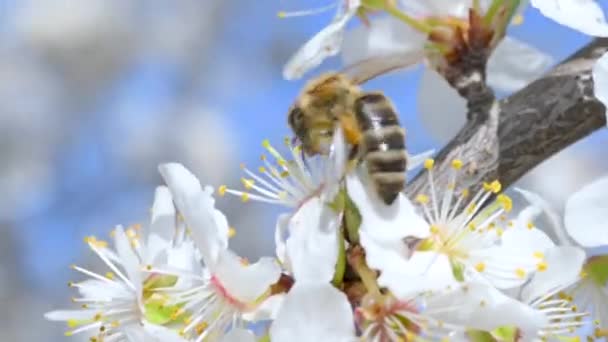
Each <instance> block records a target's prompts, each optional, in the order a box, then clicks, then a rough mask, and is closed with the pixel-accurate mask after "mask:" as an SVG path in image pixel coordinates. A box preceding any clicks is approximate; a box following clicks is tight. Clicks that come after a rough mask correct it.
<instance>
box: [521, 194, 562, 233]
mask: <svg viewBox="0 0 608 342" xmlns="http://www.w3.org/2000/svg"><path fill="white" fill-rule="evenodd" d="M515 191H517V192H519V193H520V194H521V195H522V196H523V197H524V198H525V199H526V200H527V201H528V202H529V203H530V204H532V205H533V206H535V207H537V208H539V209H540V210H542V211H543V212H544V213H545V214H546V215H547V218H548V219H549V223H550V224H551V228H552V230H553V232H554V233H555V236H556V237H557V239H558V241H559V243H560V244H561V245H570V244H571V243H570V240H569V239H568V234H567V233H566V230H565V228H564V225H563V223H562V219H561V216H560V215H559V214H558V213H557V211H556V210H555V209H554V208H553V207H552V206H551V204H550V203H549V202H547V201H546V200H545V199H543V198H542V197H541V196H540V195H538V194H536V193H533V192H531V191H528V190H524V189H520V188H515Z"/></svg>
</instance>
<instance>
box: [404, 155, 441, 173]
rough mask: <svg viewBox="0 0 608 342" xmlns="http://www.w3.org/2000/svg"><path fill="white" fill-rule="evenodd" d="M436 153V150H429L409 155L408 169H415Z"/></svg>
mask: <svg viewBox="0 0 608 342" xmlns="http://www.w3.org/2000/svg"><path fill="white" fill-rule="evenodd" d="M433 154H435V150H428V151H424V152H422V153H418V154H410V155H408V156H407V170H408V171H410V170H413V169H415V168H417V167H418V166H421V165H422V164H424V161H425V160H427V159H429V158H431V157H432V156H433Z"/></svg>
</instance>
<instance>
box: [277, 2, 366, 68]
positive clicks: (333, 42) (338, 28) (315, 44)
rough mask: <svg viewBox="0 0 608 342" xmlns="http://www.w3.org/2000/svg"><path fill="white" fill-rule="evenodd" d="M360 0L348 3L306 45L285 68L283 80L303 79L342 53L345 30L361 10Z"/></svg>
mask: <svg viewBox="0 0 608 342" xmlns="http://www.w3.org/2000/svg"><path fill="white" fill-rule="evenodd" d="M359 5H360V0H350V1H347V2H346V3H345V4H344V6H346V8H344V9H343V10H341V11H338V13H337V14H336V16H335V17H334V19H333V20H332V22H331V23H330V24H329V25H327V26H326V27H325V28H324V29H323V30H321V31H320V32H319V33H317V34H316V35H315V36H314V37H312V39H310V40H309V41H308V42H306V43H305V44H304V46H302V47H301V48H300V49H299V50H298V51H297V52H296V53H295V54H294V55H293V56H292V57H291V58H290V59H289V61H288V62H287V64H286V65H285V67H284V68H283V78H285V79H287V80H294V79H298V78H300V77H302V75H304V73H306V72H307V71H309V70H311V69H313V68H316V67H317V66H319V65H320V64H321V62H323V60H324V59H325V58H327V57H331V56H335V55H336V54H338V52H339V51H340V46H341V45H342V40H343V38H344V28H345V26H346V24H347V23H348V21H349V20H350V19H351V18H352V17H353V16H354V15H355V13H356V11H357V9H358V8H359Z"/></svg>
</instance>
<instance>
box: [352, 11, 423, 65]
mask: <svg viewBox="0 0 608 342" xmlns="http://www.w3.org/2000/svg"><path fill="white" fill-rule="evenodd" d="M425 42H426V37H425V36H424V35H423V34H421V33H420V32H418V31H416V30H414V29H413V28H411V27H410V26H408V25H403V22H401V21H398V20H397V19H395V18H393V17H384V18H378V19H374V20H373V21H372V22H371V25H370V26H369V27H367V26H363V25H362V26H358V27H356V28H354V29H352V30H349V31H348V32H347V33H346V36H345V38H344V43H343V45H342V60H343V62H344V65H353V64H356V63H359V62H361V61H364V60H368V59H372V58H381V57H382V56H389V55H395V54H404V53H408V52H410V51H419V50H422V49H423V48H424V43H425Z"/></svg>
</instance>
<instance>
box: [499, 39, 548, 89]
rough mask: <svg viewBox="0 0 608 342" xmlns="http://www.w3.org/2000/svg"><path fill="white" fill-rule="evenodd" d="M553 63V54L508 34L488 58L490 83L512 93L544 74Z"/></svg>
mask: <svg viewBox="0 0 608 342" xmlns="http://www.w3.org/2000/svg"><path fill="white" fill-rule="evenodd" d="M552 63H553V58H551V56H549V55H547V54H545V53H543V52H541V51H540V50H538V49H536V48H535V47H533V46H530V45H528V44H526V43H524V42H522V41H519V40H517V39H514V38H511V37H508V36H507V37H505V38H504V39H503V40H502V41H501V42H500V44H498V46H497V47H496V50H495V51H494V52H493V53H492V56H491V57H490V59H489V60H488V71H487V75H488V84H489V85H491V86H492V87H493V88H495V89H496V90H500V91H504V92H507V93H512V92H514V91H517V90H519V89H521V88H523V87H525V86H526V85H528V84H529V83H530V82H531V81H533V80H535V79H536V78H538V77H539V76H541V75H542V74H544V73H545V71H547V68H549V66H551V64H552Z"/></svg>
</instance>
